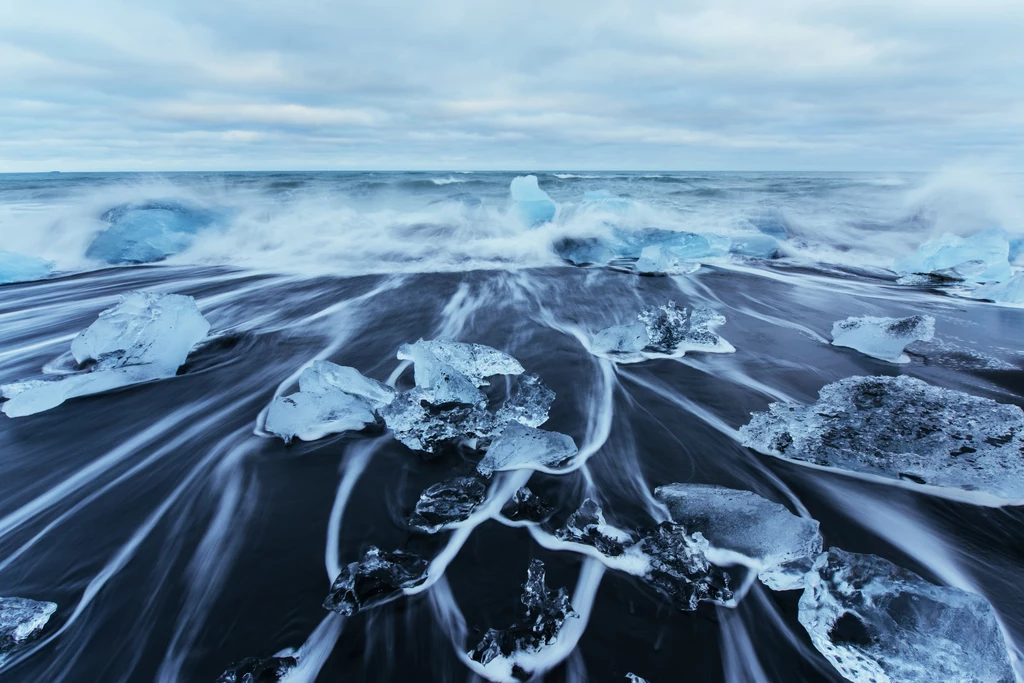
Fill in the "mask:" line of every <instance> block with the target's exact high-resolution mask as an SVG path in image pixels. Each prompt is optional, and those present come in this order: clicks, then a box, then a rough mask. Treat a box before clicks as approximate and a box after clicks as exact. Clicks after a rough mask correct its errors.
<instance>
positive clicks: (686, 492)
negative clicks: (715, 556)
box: [654, 484, 822, 590]
mask: <svg viewBox="0 0 1024 683" xmlns="http://www.w3.org/2000/svg"><path fill="white" fill-rule="evenodd" d="M654 493H655V496H657V497H658V499H659V500H661V501H662V502H663V503H665V505H666V506H667V507H668V510H669V513H670V514H671V515H672V519H673V521H675V522H677V523H679V524H682V525H683V526H684V527H686V529H687V530H688V531H689V532H691V533H693V532H699V533H700V534H702V535H703V536H704V537H705V538H706V539H707V540H708V543H709V544H710V545H711V547H712V548H721V549H724V550H730V551H733V552H737V553H740V554H741V555H744V556H745V557H747V558H750V559H751V560H754V561H755V562H756V563H757V565H758V572H759V573H758V578H759V579H761V582H762V583H764V584H765V585H766V586H768V587H769V588H771V589H772V590H793V589H796V588H802V587H803V574H804V572H806V571H807V569H808V568H809V567H810V564H811V560H813V558H815V557H817V555H818V554H819V553H820V552H821V545H822V542H821V534H820V533H819V532H818V522H817V521H815V520H813V519H807V518H804V517H797V516H796V515H794V514H793V513H791V512H790V511H789V510H788V509H787V508H786V507H785V506H783V505H779V504H778V503H774V502H772V501H770V500H767V499H765V498H762V497H761V496H759V495H757V494H756V493H753V492H751V491H740V490H736V489H729V488H725V487H724V486H713V485H707V484H670V485H668V486H660V487H658V488H657V489H656V490H655V492H654Z"/></svg>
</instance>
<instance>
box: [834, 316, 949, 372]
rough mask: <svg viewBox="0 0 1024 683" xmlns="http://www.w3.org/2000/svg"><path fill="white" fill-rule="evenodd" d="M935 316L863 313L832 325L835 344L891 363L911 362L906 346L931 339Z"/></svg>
mask: <svg viewBox="0 0 1024 683" xmlns="http://www.w3.org/2000/svg"><path fill="white" fill-rule="evenodd" d="M934 336H935V318H933V317H931V316H930V315H912V316H909V317H907V318H875V317H872V316H863V317H860V318H855V317H851V318H847V319H846V320H839V321H837V322H836V323H835V324H834V325H833V326H832V345H833V346H845V347H848V348H851V349H856V350H857V351H860V352H861V353H863V354H864V355H865V356H871V357H872V358H878V359H880V360H887V361H889V362H890V363H909V362H910V357H909V356H907V355H906V354H905V353H903V348H904V347H905V346H906V345H907V344H910V343H912V342H915V341H931V339H932V337H934Z"/></svg>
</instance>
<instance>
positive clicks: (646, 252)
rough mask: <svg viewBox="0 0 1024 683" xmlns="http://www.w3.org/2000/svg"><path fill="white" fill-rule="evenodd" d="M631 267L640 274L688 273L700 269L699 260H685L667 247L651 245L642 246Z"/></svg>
mask: <svg viewBox="0 0 1024 683" xmlns="http://www.w3.org/2000/svg"><path fill="white" fill-rule="evenodd" d="M633 268H634V269H635V270H636V272H638V273H640V274H641V275H688V274H689V273H695V272H697V271H698V270H700V261H694V260H686V259H683V258H680V257H679V256H678V255H677V254H676V253H675V252H674V251H673V250H672V249H670V248H668V247H664V246H661V245H652V246H649V247H644V248H643V250H642V251H641V252H640V258H638V259H637V261H636V265H634V266H633Z"/></svg>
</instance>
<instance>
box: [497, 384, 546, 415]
mask: <svg viewBox="0 0 1024 683" xmlns="http://www.w3.org/2000/svg"><path fill="white" fill-rule="evenodd" d="M554 401H555V392H553V391H551V390H550V389H548V388H547V387H546V386H545V385H544V382H542V381H541V379H540V377H537V376H536V375H523V376H522V377H520V378H519V385H518V386H517V387H516V391H515V393H514V394H512V396H510V397H509V399H508V400H507V401H505V404H504V405H503V406H502V407H501V408H499V409H498V414H497V419H498V421H499V422H501V423H506V422H510V421H513V420H514V421H515V422H519V423H521V424H524V425H526V426H527V427H539V426H541V425H542V424H544V423H545V422H547V421H548V411H549V410H550V409H551V404H552V403H554Z"/></svg>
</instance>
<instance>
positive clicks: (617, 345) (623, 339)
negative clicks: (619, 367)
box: [591, 321, 651, 354]
mask: <svg viewBox="0 0 1024 683" xmlns="http://www.w3.org/2000/svg"><path fill="white" fill-rule="evenodd" d="M650 343H651V338H650V337H649V336H647V326H646V325H644V324H643V323H642V322H639V321H637V322H635V323H630V324H628V325H613V326H611V327H608V328H605V329H603V330H601V331H600V332H598V333H597V334H595V335H594V341H593V342H592V344H591V346H592V348H593V349H594V351H595V352H596V353H602V354H611V353H639V352H640V351H643V350H644V349H645V348H647V347H648V346H649V345H650Z"/></svg>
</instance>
